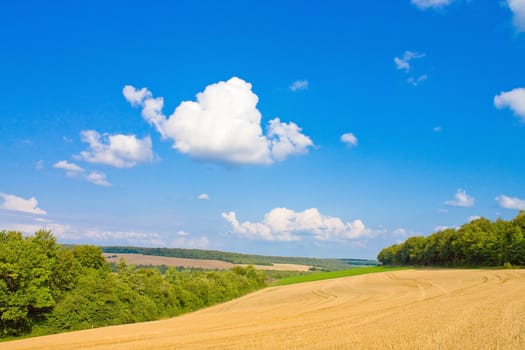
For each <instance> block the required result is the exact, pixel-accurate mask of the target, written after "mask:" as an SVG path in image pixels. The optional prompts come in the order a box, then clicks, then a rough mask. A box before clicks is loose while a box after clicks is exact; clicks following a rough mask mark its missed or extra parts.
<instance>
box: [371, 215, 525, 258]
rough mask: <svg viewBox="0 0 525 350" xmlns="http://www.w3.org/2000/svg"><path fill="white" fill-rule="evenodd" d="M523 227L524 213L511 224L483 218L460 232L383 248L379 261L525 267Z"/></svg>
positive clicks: (456, 231) (446, 231)
mask: <svg viewBox="0 0 525 350" xmlns="http://www.w3.org/2000/svg"><path fill="white" fill-rule="evenodd" d="M524 228H525V212H524V211H520V213H519V214H518V215H517V216H516V217H515V218H514V220H512V221H505V220H501V219H498V220H496V221H495V222H490V221H489V220H487V219H484V218H480V219H477V220H474V221H472V222H470V223H468V224H465V225H463V226H461V227H460V228H459V229H457V230H455V229H447V230H444V231H441V232H436V233H434V234H432V235H430V236H428V237H410V238H408V239H407V240H406V241H405V242H404V243H401V244H395V245H392V246H390V247H387V248H384V249H383V250H382V251H381V252H380V253H379V254H378V256H377V259H378V260H379V261H380V262H382V263H383V264H384V265H425V266H470V267H474V266H503V264H505V263H508V264H511V265H525V239H524V236H523V232H524V231H523V230H524Z"/></svg>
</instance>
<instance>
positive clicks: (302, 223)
mask: <svg viewBox="0 0 525 350" xmlns="http://www.w3.org/2000/svg"><path fill="white" fill-rule="evenodd" d="M222 217H223V219H225V220H226V221H227V222H228V223H229V224H230V225H231V228H232V231H233V233H235V234H238V235H240V236H243V237H247V238H254V239H263V240H267V241H298V240H300V239H301V237H302V236H312V237H313V238H314V239H315V240H318V241H327V240H341V239H358V238H362V237H365V236H369V235H371V233H372V232H371V230H369V229H368V228H366V226H365V225H364V223H363V222H362V221H361V220H354V221H352V222H346V223H345V222H343V220H341V219H340V218H338V217H334V216H327V215H323V214H321V213H320V212H319V210H317V209H316V208H310V209H306V210H304V211H301V212H296V211H293V210H290V209H286V208H275V209H272V210H271V211H269V212H268V213H266V214H265V215H264V219H263V220H262V221H261V222H250V221H245V222H239V221H238V220H237V216H236V214H235V212H233V211H231V212H229V213H222Z"/></svg>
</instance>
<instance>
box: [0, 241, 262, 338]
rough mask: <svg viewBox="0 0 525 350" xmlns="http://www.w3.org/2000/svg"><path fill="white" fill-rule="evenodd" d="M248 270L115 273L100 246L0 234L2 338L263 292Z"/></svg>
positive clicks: (144, 317) (146, 316)
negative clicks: (64, 243)
mask: <svg viewBox="0 0 525 350" xmlns="http://www.w3.org/2000/svg"><path fill="white" fill-rule="evenodd" d="M264 281H265V275H264V273H263V272H261V271H257V270H255V269H254V268H253V267H251V266H249V267H246V268H243V267H236V268H235V269H232V270H228V271H198V270H182V271H179V270H177V269H175V268H169V269H168V271H167V272H166V274H165V276H162V275H161V274H160V272H159V270H157V269H145V268H140V269H137V268H135V267H134V266H127V265H126V263H125V262H124V261H121V262H120V263H119V264H118V265H117V272H116V273H113V272H112V271H111V268H110V267H109V264H108V263H107V262H106V261H105V259H104V257H103V256H102V251H101V249H100V248H98V247H93V246H75V247H73V249H68V248H63V247H61V246H59V245H57V244H56V240H55V238H54V237H53V235H52V234H51V232H49V231H39V232H37V233H35V235H34V236H30V237H23V236H22V234H21V233H19V232H5V231H1V232H0V337H5V336H13V335H14V336H17V335H23V334H28V333H31V332H32V334H38V335H43V334H49V333H57V332H62V331H68V330H78V329H85V328H93V327H101V326H107V325H116V324H122V323H131V322H140V321H150V320H155V319H159V318H164V317H170V316H175V315H178V314H181V313H184V312H188V311H193V310H197V309H199V308H202V307H205V306H209V305H213V304H216V303H219V302H223V301H226V300H230V299H233V298H236V297H238V296H241V295H243V294H246V293H248V292H251V291H254V290H256V289H259V288H262V287H263V286H264V285H265V282H264Z"/></svg>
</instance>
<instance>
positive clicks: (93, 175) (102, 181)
mask: <svg viewBox="0 0 525 350" xmlns="http://www.w3.org/2000/svg"><path fill="white" fill-rule="evenodd" d="M86 180H87V181H89V182H91V183H93V184H95V185H99V186H104V187H108V186H111V183H109V181H108V179H107V178H106V174H104V173H103V172H101V171H92V172H90V173H89V174H88V175H86Z"/></svg>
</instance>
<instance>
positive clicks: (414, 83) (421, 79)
mask: <svg viewBox="0 0 525 350" xmlns="http://www.w3.org/2000/svg"><path fill="white" fill-rule="evenodd" d="M427 79H428V76H427V75H426V74H422V75H420V76H419V77H417V78H415V77H409V78H408V79H407V83H409V84H410V85H412V86H418V85H419V84H421V83H422V82H424V81H425V80H427Z"/></svg>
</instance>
